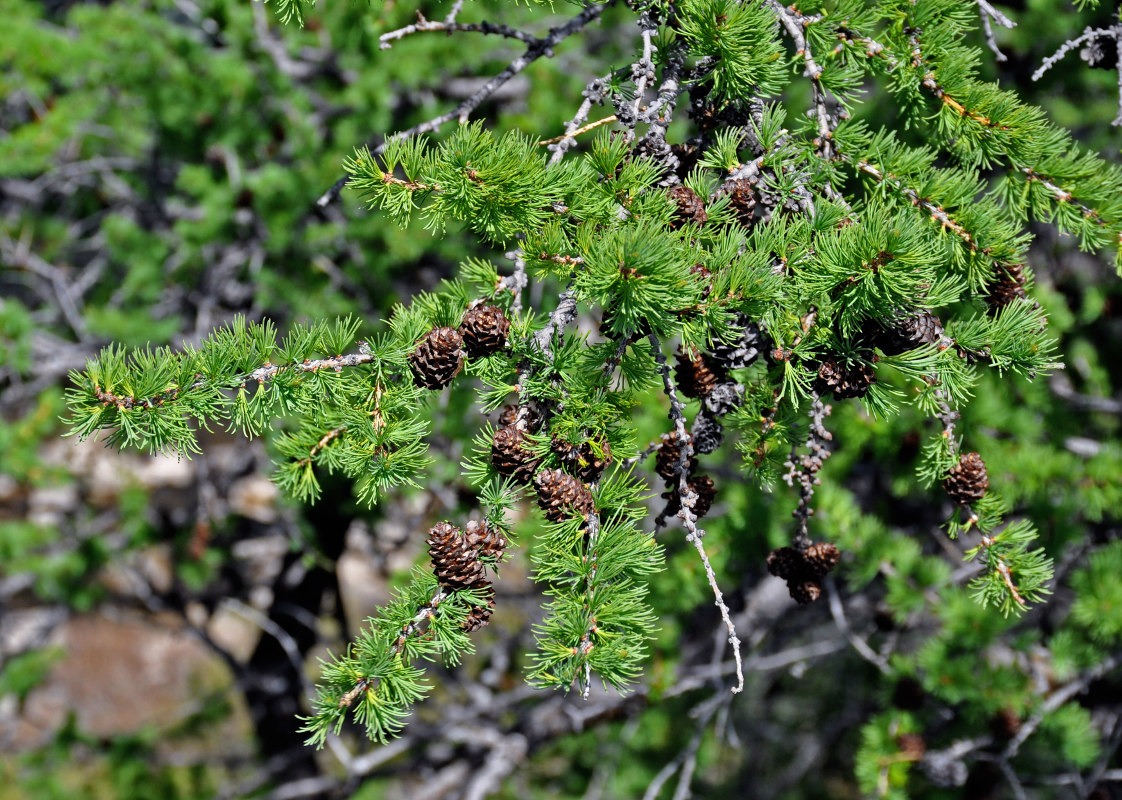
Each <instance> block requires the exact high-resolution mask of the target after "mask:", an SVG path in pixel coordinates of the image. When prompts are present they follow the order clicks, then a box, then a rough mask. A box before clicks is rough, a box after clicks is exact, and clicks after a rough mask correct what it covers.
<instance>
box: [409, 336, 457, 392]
mask: <svg viewBox="0 0 1122 800" xmlns="http://www.w3.org/2000/svg"><path fill="white" fill-rule="evenodd" d="M463 345H464V340H463V337H461V336H460V332H459V331H457V330H456V329H455V328H433V329H432V330H431V331H429V332H428V335H427V336H425V338H424V339H422V340H421V341H420V343H419V344H418V345H417V348H416V349H415V350H414V351H413V352H412V353H411V354H410V356H409V367H410V369H411V370H412V372H413V377H414V378H415V379H416V381H417V383H419V384H420V385H421V386H424V387H425V388H426V389H443V388H444V387H445V386H447V385H448V384H450V383H451V382H452V379H453V378H455V377H456V376H457V375H458V374H459V373H460V368H461V367H462V366H463V365H464V349H463Z"/></svg>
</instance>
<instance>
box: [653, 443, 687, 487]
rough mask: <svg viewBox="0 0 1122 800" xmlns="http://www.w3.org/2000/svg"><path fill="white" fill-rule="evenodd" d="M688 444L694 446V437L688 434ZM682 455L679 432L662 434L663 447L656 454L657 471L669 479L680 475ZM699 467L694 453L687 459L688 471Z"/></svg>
mask: <svg viewBox="0 0 1122 800" xmlns="http://www.w3.org/2000/svg"><path fill="white" fill-rule="evenodd" d="M686 444H687V445H690V446H692V444H693V437H692V436H690V435H689V434H688V433H687V434H686ZM681 457H682V444H681V442H680V441H679V440H678V432H677V431H671V432H670V433H664V434H662V447H660V448H659V449H658V454H657V455H656V456H655V472H657V473H658V474H659V475H661V476H662V477H663V478H665V479H666V480H668V481H672V480H674V479H675V478H677V477H678V473H679V471H680V466H679V465H680V463H681ZM696 467H697V459H696V458H694V457H693V456H692V455H691V456H690V457H689V458H687V459H686V471H687V472H693V470H694V469H695V468H696Z"/></svg>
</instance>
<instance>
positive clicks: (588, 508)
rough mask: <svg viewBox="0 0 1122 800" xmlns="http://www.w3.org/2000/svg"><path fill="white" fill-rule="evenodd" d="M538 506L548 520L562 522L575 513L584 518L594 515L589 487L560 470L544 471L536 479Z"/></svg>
mask: <svg viewBox="0 0 1122 800" xmlns="http://www.w3.org/2000/svg"><path fill="white" fill-rule="evenodd" d="M534 488H535V489H536V490H537V493H538V505H539V506H541V509H542V511H544V512H545V516H546V519H549V520H551V521H553V522H562V521H564V520H565V518H566V517H569V516H570V515H571V514H572V513H573V512H574V511H575V512H576V513H577V514H579V515H581V516H582V517H587V516H588V515H589V514H591V513H592V510H593V501H592V492H590V491H589V490H588V487H587V486H585V485H584V484H583V483H581V482H580V481H579V480H577V479H576V478H574V477H573V476H572V475H567V474H565V473H564V472H562V471H561V470H559V469H543V470H542V471H541V472H539V473H538V474H537V475H536V476H535V477H534Z"/></svg>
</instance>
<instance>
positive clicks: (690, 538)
mask: <svg viewBox="0 0 1122 800" xmlns="http://www.w3.org/2000/svg"><path fill="white" fill-rule="evenodd" d="M647 339H648V341H649V342H650V344H651V353H652V354H653V355H654V359H655V363H656V364H657V365H658V370H659V373H660V374H661V375H662V387H663V392H664V393H665V394H666V398H667V399H668V400H669V401H670V420H671V422H673V423H674V430H675V432H676V433H677V435H678V441H679V442H680V443H681V445H680V448H679V456H678V487H677V491H678V518H679V519H681V520H682V524H683V525H684V526H685V528H686V541H687V542H689V543H690V544H692V545H693V546H694V549H695V550H697V554H698V556H699V557H700V558H701V563H702V565H703V566H704V568H705V577H706V578H707V579H708V581H709V588H710V589H711V590H712V591H713V597H714V602H715V604H716V606H717V609H718V610H719V611H720V613H721V619H722V620H723V621H724V623H725V628H726V629H727V630H728V642H729V646H730V647H731V648H732V655H733V659H734V660H735V661H736V686H734V687H732V689H731V691H732V692H733V694H736V693H738V692H740V691H742V690H743V689H744V664H743V662H742V661H741V655H740V637H738V636H737V635H736V624H735V623H734V622H733V621H732V617H731V615H730V614H729V608H728V606H727V605H726V604H725V597H724V594H723V593H722V592H721V587H720V586H719V585H718V584H717V576H716V574H715V573H714V572H713V565H712V564H710V563H709V555H708V553H706V552H705V545H703V544H702V543H701V540H702V538H703V537H704V536H705V531H704V530H701V529H699V528H698V527H697V516H696V515H695V514H694V512H693V508H694V503H695V502H696V501H697V493H696V492H694V491H693V489H691V488H690V486H689V484H688V483H687V475H688V472H689V471H688V470H687V469H686V464H687V463H688V461H689V458H690V454H691V452H692V450H693V448H692V446H691V445H689V443H688V442H689V434H688V433H687V431H686V415H685V405H684V404H683V403H682V401H681V400H679V399H678V391H677V389H675V387H674V379H673V378H672V377H671V375H670V364H669V363H668V362H667V360H666V354H665V353H663V352H662V343H661V342H659V340H658V337H657V336H655V334H653V333H651V334H650V335H649V336H648V337H647Z"/></svg>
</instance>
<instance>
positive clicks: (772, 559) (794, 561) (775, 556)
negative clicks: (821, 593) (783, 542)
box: [767, 547, 806, 580]
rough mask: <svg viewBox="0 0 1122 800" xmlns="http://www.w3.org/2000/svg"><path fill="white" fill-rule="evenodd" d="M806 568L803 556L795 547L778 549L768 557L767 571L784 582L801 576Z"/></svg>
mask: <svg viewBox="0 0 1122 800" xmlns="http://www.w3.org/2000/svg"><path fill="white" fill-rule="evenodd" d="M805 566H806V561H805V560H804V559H803V554H802V553H801V552H799V551H798V550H796V549H795V548H793V547H777V548H775V549H774V550H772V551H771V552H770V553H768V556H767V571H768V572H770V573H771V574H772V575H774V576H775V577H777V578H783V579H784V580H787V579H789V578H793V577H795V576H797V575H800V574H801V573H802V572H803V570H804V568H805Z"/></svg>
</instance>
